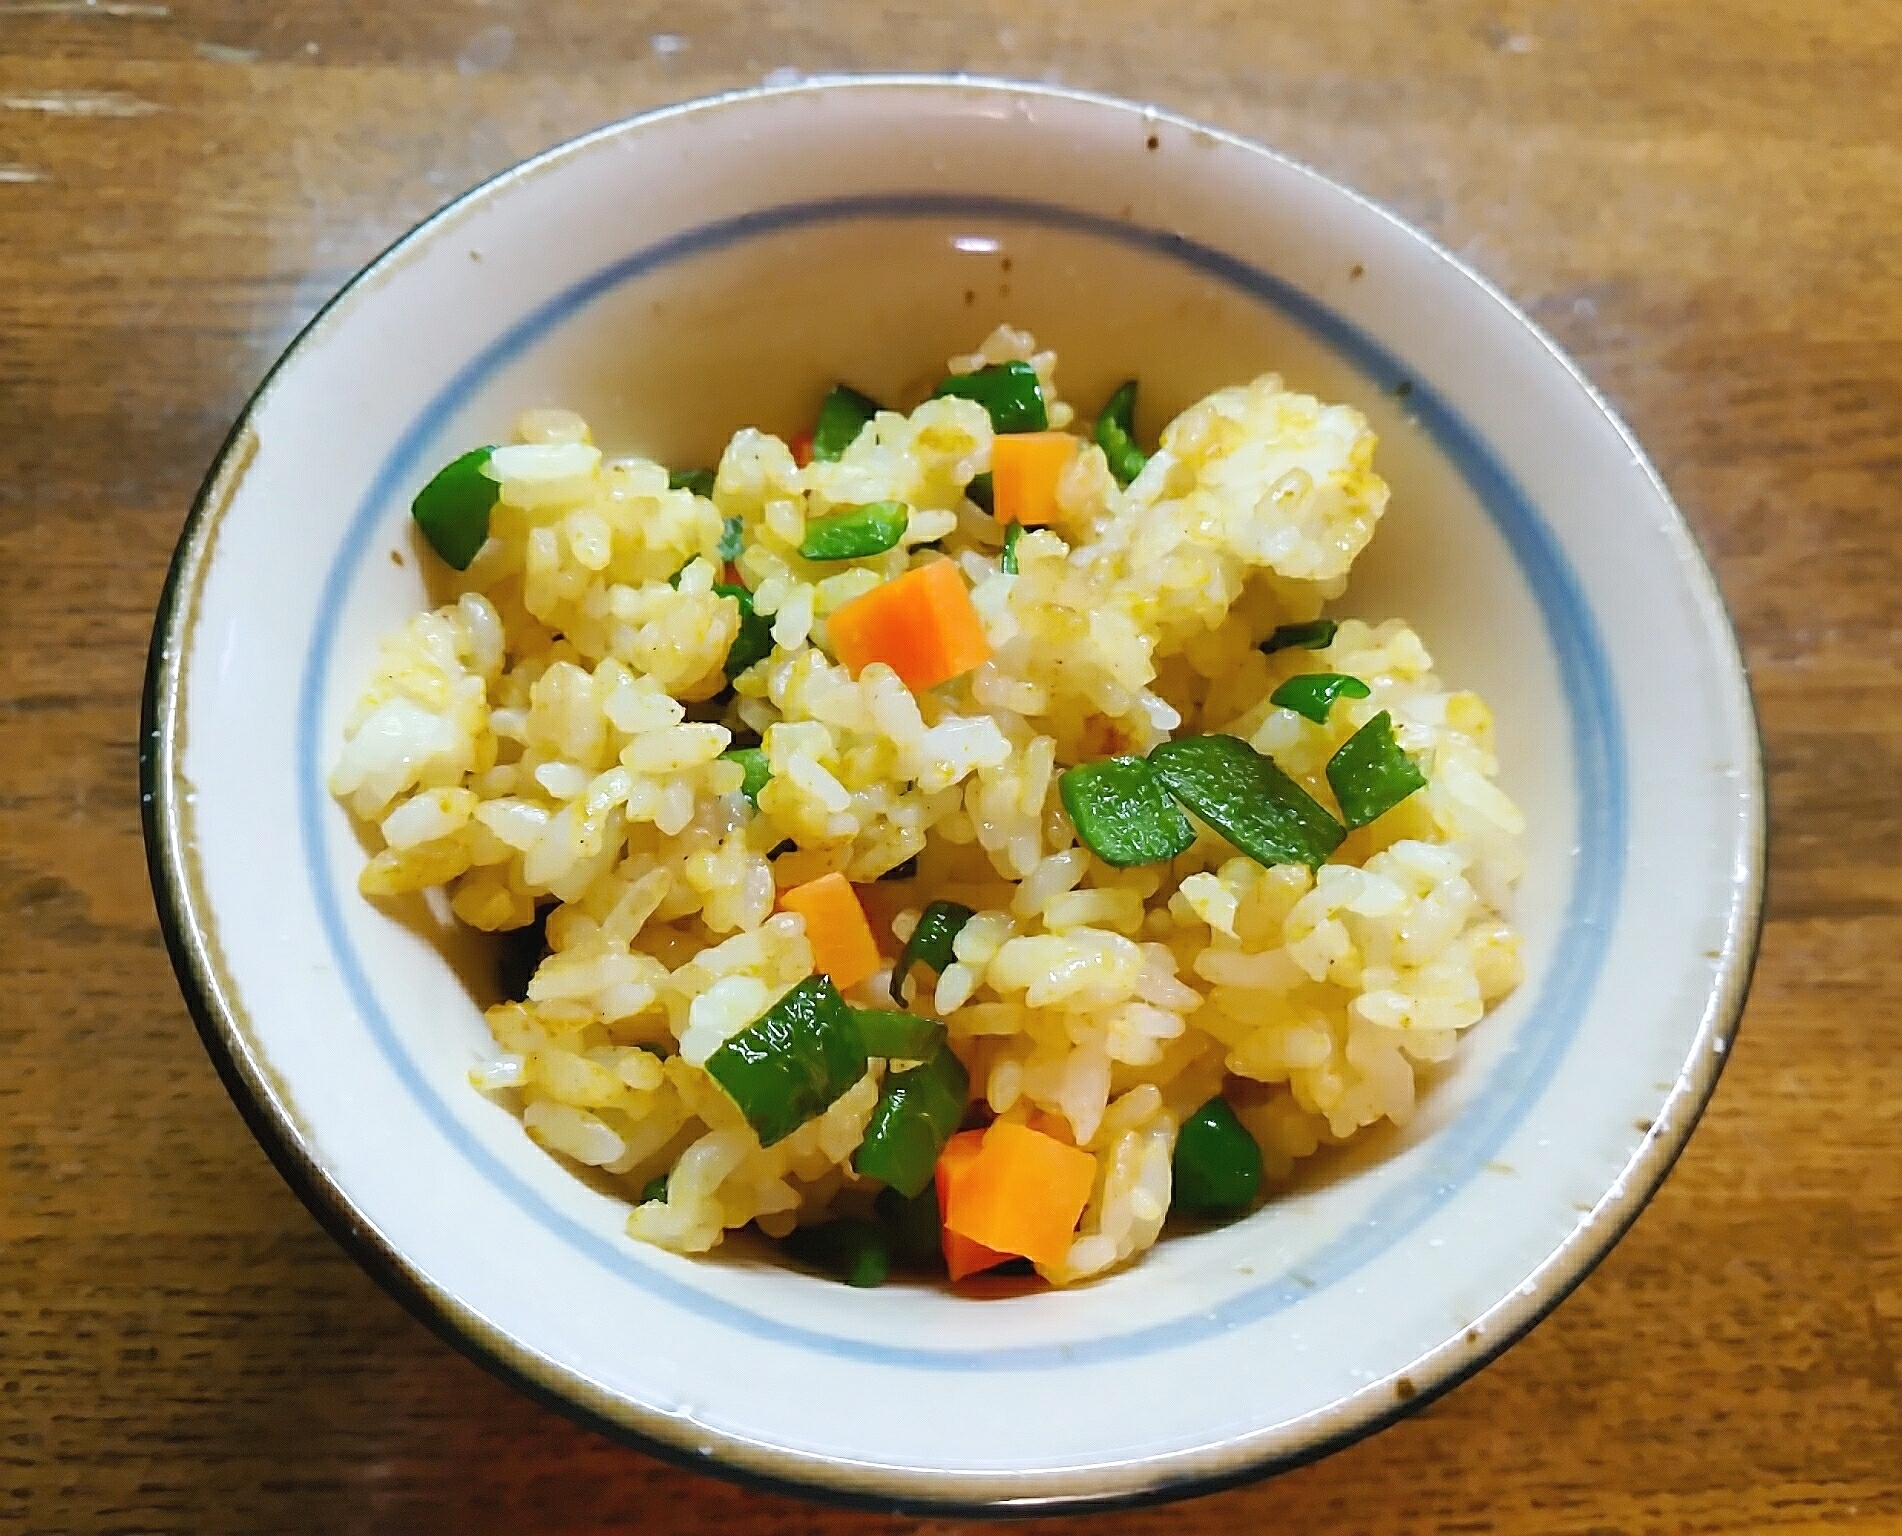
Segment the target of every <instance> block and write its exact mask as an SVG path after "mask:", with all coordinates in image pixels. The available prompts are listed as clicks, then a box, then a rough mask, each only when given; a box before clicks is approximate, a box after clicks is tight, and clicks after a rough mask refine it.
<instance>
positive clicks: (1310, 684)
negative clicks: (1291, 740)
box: [1268, 672, 1368, 725]
mask: <svg viewBox="0 0 1902 1536" xmlns="http://www.w3.org/2000/svg"><path fill="white" fill-rule="evenodd" d="M1367 693H1368V689H1367V685H1366V684H1365V683H1363V682H1362V681H1361V680H1360V679H1359V678H1358V677H1348V676H1346V675H1345V674H1344V673H1340V672H1303V673H1301V675H1300V676H1298V677H1291V678H1289V679H1288V680H1287V681H1286V682H1285V683H1283V684H1282V685H1281V686H1280V687H1279V688H1277V689H1276V690H1275V691H1274V692H1273V693H1271V694H1269V695H1268V702H1269V703H1270V704H1275V705H1278V706H1280V707H1281V708H1282V709H1292V710H1293V711H1294V712H1295V713H1296V714H1297V715H1305V716H1306V717H1307V718H1308V719H1310V720H1312V721H1313V722H1314V723H1315V724H1316V725H1326V724H1327V712H1328V711H1329V710H1330V709H1332V708H1333V707H1334V701H1335V700H1336V699H1364V698H1366V697H1367Z"/></svg>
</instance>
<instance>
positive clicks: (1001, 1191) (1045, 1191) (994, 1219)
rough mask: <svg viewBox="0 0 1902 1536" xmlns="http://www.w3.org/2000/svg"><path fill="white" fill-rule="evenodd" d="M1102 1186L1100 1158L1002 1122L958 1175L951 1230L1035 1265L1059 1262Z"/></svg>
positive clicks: (949, 1211) (948, 1213) (949, 1210)
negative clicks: (1098, 1175) (1099, 1183)
mask: <svg viewBox="0 0 1902 1536" xmlns="http://www.w3.org/2000/svg"><path fill="white" fill-rule="evenodd" d="M1095 1184H1096V1159H1095V1158H1094V1157H1092V1156H1091V1155H1090V1154H1089V1153H1088V1152H1085V1151H1083V1150H1082V1149H1081V1148H1078V1147H1073V1146H1070V1145H1068V1144H1067V1143H1065V1142H1061V1141H1059V1140H1057V1138H1056V1137H1054V1136H1046V1135H1045V1134H1044V1133H1043V1132H1042V1131H1033V1130H1032V1129H1031V1128H1030V1127H1029V1126H1027V1125H1017V1124H1014V1123H1013V1122H1011V1121H1008V1120H999V1121H997V1122H996V1123H994V1124H993V1125H992V1126H991V1128H990V1129H989V1130H988V1131H986V1132H985V1133H984V1142H983V1145H982V1146H980V1147H979V1148H978V1154H977V1156H976V1157H974V1158H972V1159H971V1161H970V1163H969V1165H968V1166H966V1167H964V1168H962V1169H961V1170H960V1171H959V1173H958V1177H957V1179H956V1181H955V1183H954V1186H953V1189H952V1195H951V1199H950V1201H949V1203H948V1204H947V1206H946V1209H945V1213H944V1229H945V1231H946V1232H947V1233H956V1234H957V1235H958V1236H959V1237H962V1238H968V1239H969V1240H970V1241H971V1242H974V1243H981V1244H983V1246H984V1247H986V1248H991V1249H995V1250H996V1251H997V1252H999V1253H1021V1254H1022V1255H1023V1256H1024V1257H1025V1258H1027V1259H1029V1260H1030V1261H1031V1262H1032V1263H1033V1264H1038V1265H1041V1266H1044V1267H1049V1266H1051V1265H1054V1264H1060V1263H1062V1262H1063V1260H1064V1258H1065V1256H1067V1255H1068V1253H1069V1252H1070V1243H1071V1240H1072V1239H1073V1238H1074V1237H1075V1236H1076V1224H1077V1219H1078V1218H1079V1217H1080V1216H1082V1214H1083V1208H1084V1206H1086V1205H1088V1204H1089V1202H1090V1190H1091V1189H1092V1188H1093V1187H1094V1186H1095Z"/></svg>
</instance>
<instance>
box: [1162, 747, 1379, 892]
mask: <svg viewBox="0 0 1902 1536" xmlns="http://www.w3.org/2000/svg"><path fill="white" fill-rule="evenodd" d="M1149 761H1150V763H1151V765H1152V766H1153V767H1154V768H1155V770H1156V772H1157V773H1158V774H1160V775H1161V776H1162V782H1163V783H1164V784H1166V785H1167V786H1168V787H1169V793H1170V794H1172V795H1174V796H1175V797H1176V799H1178V800H1180V801H1181V802H1182V803H1183V804H1184V805H1186V806H1187V807H1188V808H1189V809H1190V810H1192V811H1194V812H1195V814H1196V815H1197V816H1199V817H1201V818H1202V820H1203V821H1205V822H1207V823H1208V824H1209V825H1210V826H1211V827H1213V828H1215V830H1216V831H1217V832H1220V833H1221V834H1222V836H1224V837H1226V838H1227V839H1228V840H1229V841H1230V842H1231V843H1233V844H1234V845H1235V846H1236V847H1237V848H1239V849H1240V850H1241V851H1242V852H1243V853H1245V854H1247V855H1248V856H1249V857H1250V858H1251V859H1254V860H1255V861H1256V862H1257V863H1259V864H1265V865H1267V866H1269V867H1270V868H1272V867H1273V866H1275V865H1276V864H1307V865H1310V866H1313V865H1318V864H1321V863H1323V862H1325V860H1326V859H1327V856H1328V855H1329V854H1330V853H1332V852H1333V851H1334V850H1335V849H1336V848H1338V847H1339V846H1340V842H1341V839H1342V838H1343V837H1345V836H1346V835H1347V833H1346V830H1345V829H1344V828H1343V827H1342V826H1341V824H1340V823H1339V822H1338V821H1336V820H1335V819H1334V818H1333V817H1332V816H1330V815H1328V813H1327V810H1326V808H1325V807H1323V806H1322V805H1321V804H1320V802H1318V801H1317V800H1315V798H1314V797H1313V796H1312V795H1310V794H1309V793H1308V792H1307V791H1306V790H1305V789H1303V788H1302V787H1301V786H1300V785H1299V784H1297V783H1295V781H1294V780H1293V779H1291V778H1289V777H1288V776H1287V774H1285V773H1283V772H1282V771H1281V770H1280V769H1279V768H1278V767H1276V766H1275V762H1274V759H1272V758H1269V757H1264V756H1263V755H1262V754H1261V753H1259V752H1257V751H1256V750H1255V749H1254V748H1253V747H1251V746H1249V744H1248V743H1247V742H1245V741H1243V740H1242V739H1241V738H1240V737H1237V736H1184V737H1181V738H1180V739H1178V740H1176V741H1165V742H1163V743H1162V745H1161V746H1159V747H1156V748H1155V749H1154V750H1152V751H1151V752H1150V754H1149Z"/></svg>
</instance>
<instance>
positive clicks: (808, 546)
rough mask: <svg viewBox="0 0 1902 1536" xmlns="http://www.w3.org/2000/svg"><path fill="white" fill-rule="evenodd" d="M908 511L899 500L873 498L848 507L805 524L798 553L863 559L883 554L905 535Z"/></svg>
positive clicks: (822, 557) (819, 557) (820, 557)
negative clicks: (863, 504)
mask: <svg viewBox="0 0 1902 1536" xmlns="http://www.w3.org/2000/svg"><path fill="white" fill-rule="evenodd" d="M910 521H911V514H910V513H909V512H907V511H906V510H905V504H904V503H903V502H901V501H874V502H872V503H870V504H869V505H867V506H863V507H848V508H847V509H846V510H845V511H843V512H835V513H833V514H832V515H831V516H830V517H815V518H813V519H812V521H810V522H809V523H807V524H806V536H805V537H804V538H803V539H801V540H800V541H799V553H800V554H801V555H803V556H804V557H805V558H806V559H808V560H863V559H865V558H866V557H867V556H869V555H882V554H884V553H885V551H886V550H888V549H891V548H893V547H894V546H895V545H896V544H897V543H898V541H899V540H900V539H902V538H903V537H904V536H905V525H906V524H907V523H909V522H910Z"/></svg>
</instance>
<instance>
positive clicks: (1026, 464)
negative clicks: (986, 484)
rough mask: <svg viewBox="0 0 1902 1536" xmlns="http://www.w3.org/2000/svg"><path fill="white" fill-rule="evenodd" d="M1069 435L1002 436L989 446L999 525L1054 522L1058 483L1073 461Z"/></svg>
mask: <svg viewBox="0 0 1902 1536" xmlns="http://www.w3.org/2000/svg"><path fill="white" fill-rule="evenodd" d="M1077 446H1078V439H1076V438H1074V437H1072V436H1070V434H1069V433H1068V432H1003V433H999V434H998V436H997V437H996V438H994V439H993V440H992V442H991V495H992V503H991V504H992V506H993V507H994V508H995V509H996V513H997V520H998V521H999V522H1000V523H1023V524H1025V525H1026V526H1029V525H1035V524H1040V523H1054V522H1055V521H1056V520H1057V481H1058V480H1060V479H1062V478H1063V472H1064V470H1065V469H1066V468H1068V467H1069V463H1070V460H1071V459H1072V458H1074V457H1075V455H1076V451H1077Z"/></svg>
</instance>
